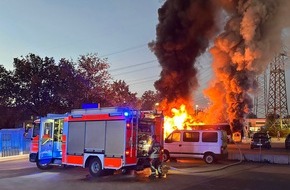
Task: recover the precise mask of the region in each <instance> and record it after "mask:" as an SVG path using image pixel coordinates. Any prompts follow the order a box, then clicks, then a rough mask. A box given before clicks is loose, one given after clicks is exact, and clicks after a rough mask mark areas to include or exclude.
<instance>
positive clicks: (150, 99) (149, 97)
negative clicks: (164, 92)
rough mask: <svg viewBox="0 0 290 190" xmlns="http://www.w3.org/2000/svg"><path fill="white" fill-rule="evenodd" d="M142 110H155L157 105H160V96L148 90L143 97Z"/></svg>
mask: <svg viewBox="0 0 290 190" xmlns="http://www.w3.org/2000/svg"><path fill="white" fill-rule="evenodd" d="M141 102H142V105H141V110H154V109H155V106H156V103H159V102H160V100H159V95H158V94H157V93H156V92H154V91H152V90H148V91H145V92H144V93H143V95H142V97H141Z"/></svg>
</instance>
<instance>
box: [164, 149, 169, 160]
mask: <svg viewBox="0 0 290 190" xmlns="http://www.w3.org/2000/svg"><path fill="white" fill-rule="evenodd" d="M169 159H170V156H169V152H168V150H164V153H163V162H166V161H167V160H169Z"/></svg>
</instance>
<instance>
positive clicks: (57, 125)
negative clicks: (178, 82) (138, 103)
mask: <svg viewBox="0 0 290 190" xmlns="http://www.w3.org/2000/svg"><path fill="white" fill-rule="evenodd" d="M144 119H145V118H140V112H139V111H137V110H132V109H128V108H122V107H111V108H91V109H76V110H72V111H71V113H70V114H68V115H67V116H66V117H55V118H51V117H50V118H48V117H45V118H41V119H40V132H39V140H38V143H39V146H38V152H37V153H36V154H35V152H34V153H32V154H33V155H34V156H35V155H37V158H35V159H30V161H35V162H36V164H37V166H38V168H40V169H48V168H51V166H52V165H73V166H81V167H84V168H89V172H90V174H91V175H92V176H94V177H97V176H100V175H102V174H103V173H114V171H115V170H119V169H129V170H131V169H134V170H135V169H138V168H144V167H146V166H145V162H143V161H140V160H144V159H145V158H146V157H148V155H146V154H142V155H141V154H139V153H140V152H142V151H141V150H140V149H142V148H143V145H144V141H142V142H141V141H140V138H141V136H140V135H143V134H144V131H143V132H142V130H140V129H139V128H138V126H142V125H143V124H142V123H143V122H144ZM151 121H153V120H152V119H151ZM140 122H141V123H140ZM148 123H150V122H148ZM155 125H156V122H155V121H154V122H151V124H150V130H147V132H146V133H148V135H153V134H156V129H157V128H156V127H155ZM148 126H149V125H147V129H148ZM142 128H144V125H143V127H142ZM145 128H146V127H145ZM138 129H139V130H138ZM161 129H162V127H158V130H161ZM158 134H159V133H158ZM160 134H161V133H160ZM158 136H159V138H160V139H162V140H163V138H161V136H160V135H158ZM138 139H139V140H138ZM140 143H142V146H141V145H140ZM143 153H144V152H143ZM31 157H33V156H30V158H31Z"/></svg>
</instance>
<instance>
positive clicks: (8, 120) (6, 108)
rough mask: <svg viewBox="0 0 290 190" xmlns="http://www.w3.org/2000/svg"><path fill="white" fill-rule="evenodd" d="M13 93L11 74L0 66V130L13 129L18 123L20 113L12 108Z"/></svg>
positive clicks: (13, 101)
mask: <svg viewBox="0 0 290 190" xmlns="http://www.w3.org/2000/svg"><path fill="white" fill-rule="evenodd" d="M14 91H15V85H14V78H13V75H12V72H11V71H7V70H6V69H5V68H4V67H3V66H2V65H0V118H1V119H0V129H1V128H13V127H15V126H16V125H17V124H18V123H19V122H20V118H19V115H20V112H19V110H18V109H17V108H16V107H15V106H14V104H15V99H14V94H15V93H14Z"/></svg>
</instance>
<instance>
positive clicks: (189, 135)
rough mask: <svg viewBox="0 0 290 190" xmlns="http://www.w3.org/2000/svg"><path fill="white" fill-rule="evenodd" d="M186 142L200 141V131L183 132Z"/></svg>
mask: <svg viewBox="0 0 290 190" xmlns="http://www.w3.org/2000/svg"><path fill="white" fill-rule="evenodd" d="M183 141H184V142H198V141H199V132H185V133H184V134H183Z"/></svg>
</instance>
